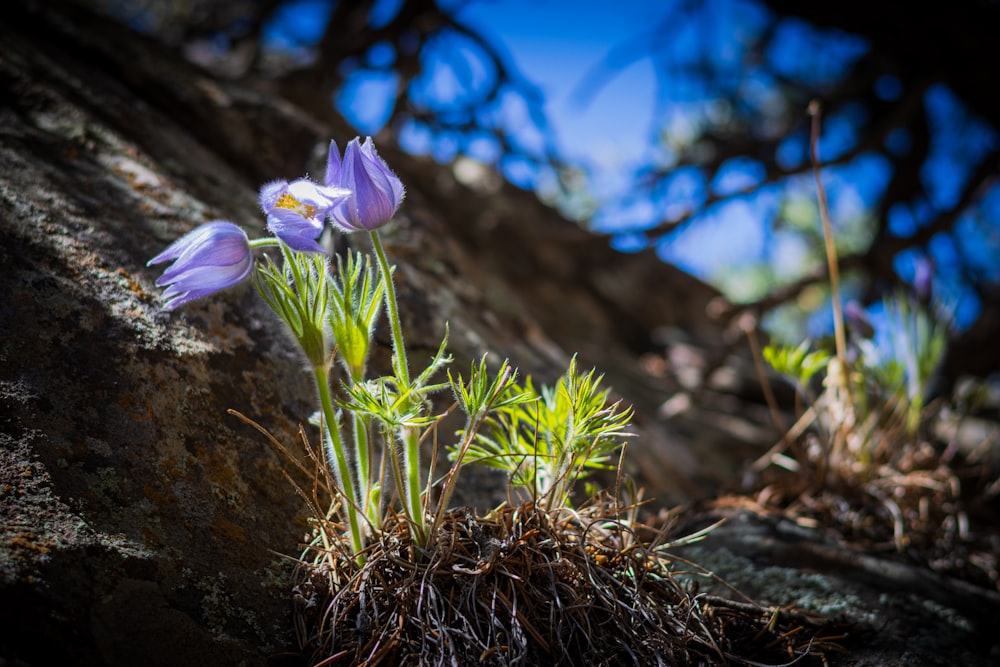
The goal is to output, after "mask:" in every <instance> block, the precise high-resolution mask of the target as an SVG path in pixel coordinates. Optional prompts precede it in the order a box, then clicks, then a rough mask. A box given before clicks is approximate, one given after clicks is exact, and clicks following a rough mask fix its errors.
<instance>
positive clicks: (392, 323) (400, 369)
mask: <svg viewBox="0 0 1000 667" xmlns="http://www.w3.org/2000/svg"><path fill="white" fill-rule="evenodd" d="M371 238H372V246H373V247H374V248H375V255H376V257H377V258H378V266H379V270H380V271H381V272H382V278H383V282H384V283H385V307H386V311H387V312H388V314H389V328H390V329H391V330H392V347H393V352H394V353H395V356H396V363H395V370H396V376H397V380H398V381H399V390H400V391H401V392H403V391H408V390H409V389H410V367H409V362H408V361H407V359H406V344H405V343H404V342H403V328H402V326H400V323H399V306H398V304H397V303H396V288H395V286H394V285H393V282H392V269H390V268H389V260H387V259H386V257H385V249H384V248H383V247H382V239H381V238H379V235H378V232H377V231H376V230H372V232H371ZM402 437H403V459H404V460H403V465H404V467H405V468H406V475H405V480H404V481H405V484H406V489H404V490H401V491H402V492H403V493H405V499H403V507H404V509H405V511H406V513H407V514H408V515H409V519H410V525H411V527H412V533H413V538H414V541H416V542H417V543H418V544H423V541H424V510H423V503H422V502H421V498H420V488H421V484H420V434H419V433H418V432H417V430H416V429H413V428H403V429H402ZM399 477H402V475H397V479H398V478H399Z"/></svg>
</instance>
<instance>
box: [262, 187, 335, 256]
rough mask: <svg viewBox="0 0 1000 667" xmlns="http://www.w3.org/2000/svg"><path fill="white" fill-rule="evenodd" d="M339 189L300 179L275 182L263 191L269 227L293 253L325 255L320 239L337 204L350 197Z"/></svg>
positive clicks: (264, 207) (263, 201)
mask: <svg viewBox="0 0 1000 667" xmlns="http://www.w3.org/2000/svg"><path fill="white" fill-rule="evenodd" d="M348 194H349V193H348V191H347V190H344V189H343V188H339V187H326V186H322V185H318V184H316V183H313V182H312V181H310V180H307V179H304V178H300V179H298V180H295V181H292V182H291V183H289V182H287V181H273V182H271V183H267V184H265V185H264V186H263V187H262V188H261V189H260V207H261V208H262V209H263V210H264V213H266V214H267V228H268V229H269V230H270V231H271V232H272V233H273V234H274V235H275V236H277V237H278V238H279V239H281V240H282V241H283V242H284V243H285V245H287V246H288V247H289V248H291V249H292V250H300V251H302V252H323V248H321V247H320V245H319V244H318V243H316V239H317V238H319V235H320V234H322V233H323V225H324V221H325V220H326V217H327V215H328V214H329V213H330V210H331V209H332V208H333V207H334V205H335V204H336V203H337V202H338V201H341V200H343V199H344V198H345V197H347V195H348Z"/></svg>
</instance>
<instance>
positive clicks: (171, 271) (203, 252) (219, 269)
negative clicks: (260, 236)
mask: <svg viewBox="0 0 1000 667" xmlns="http://www.w3.org/2000/svg"><path fill="white" fill-rule="evenodd" d="M170 260H175V261H174V263H173V264H171V265H170V266H169V267H168V268H167V270H166V271H164V272H163V275H162V276H160V278H159V279H158V280H157V281H156V285H157V286H158V287H163V286H164V285H169V287H168V288H167V289H166V290H164V292H163V294H162V298H164V299H167V304H166V307H167V310H174V309H175V308H179V307H180V306H183V305H184V304H185V303H187V302H189V301H193V300H195V299H198V298H201V297H203V296H207V295H209V294H213V293H215V292H218V291H219V290H222V289H225V288H227V287H232V286H233V285H235V284H237V283H239V282H241V281H243V280H244V279H245V278H246V277H247V276H249V275H250V271H251V269H253V255H251V254H250V241H249V240H248V239H247V235H246V233H245V232H244V231H243V230H242V229H240V228H239V227H237V226H236V225H234V224H233V223H231V222H226V221H224V220H215V221H213V222H208V223H205V224H204V225H201V226H200V227H197V228H195V229H193V230H192V231H190V232H188V233H187V234H185V235H184V236H182V237H180V238H179V239H177V240H176V241H174V242H173V243H172V244H170V246H169V247H168V248H167V249H166V250H164V251H163V252H161V253H160V254H159V255H157V256H156V257H154V258H153V259H151V260H149V262H147V263H146V266H152V265H153V264H162V263H163V262H167V261H170Z"/></svg>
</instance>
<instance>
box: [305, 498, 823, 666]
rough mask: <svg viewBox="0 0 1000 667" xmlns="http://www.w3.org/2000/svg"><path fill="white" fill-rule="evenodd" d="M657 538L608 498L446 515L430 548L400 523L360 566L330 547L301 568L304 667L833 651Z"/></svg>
mask: <svg viewBox="0 0 1000 667" xmlns="http://www.w3.org/2000/svg"><path fill="white" fill-rule="evenodd" d="M327 528H329V529H331V530H334V531H335V530H336V526H333V525H330V526H327ZM322 529H323V527H321V530H322ZM637 531H639V532H642V533H643V534H644V537H640V535H639V534H638V532H637ZM332 534H335V533H331V535H332ZM332 540H333V538H332V537H331V536H330V535H327V537H326V542H327V543H328V544H332ZM662 540H663V533H662V531H655V530H652V529H651V528H643V527H638V528H637V529H636V530H633V529H632V528H630V527H629V526H627V525H625V524H624V523H622V522H621V521H618V520H617V519H616V515H615V514H614V512H613V506H612V505H611V503H609V502H607V501H605V502H603V503H595V504H591V505H589V506H588V507H587V508H585V509H583V510H581V511H577V512H570V511H568V510H559V511H555V512H552V513H547V512H544V511H542V510H540V509H538V508H537V507H535V506H534V505H532V504H526V505H523V506H521V507H518V508H510V507H506V506H505V507H503V508H501V509H498V510H496V511H494V512H493V513H491V514H490V515H489V516H486V517H478V516H476V515H474V514H473V513H471V512H470V511H468V510H465V511H453V512H450V513H448V514H447V515H445V518H444V520H443V521H442V522H441V524H440V526H439V528H438V531H437V534H436V541H435V542H434V543H433V545H432V546H431V547H430V548H427V549H419V548H417V547H416V546H415V545H414V544H413V543H412V542H411V541H410V538H409V531H408V530H407V527H406V526H405V525H404V524H403V523H402V521H401V519H396V520H394V521H391V522H389V523H388V524H387V525H386V526H385V527H384V531H383V534H382V536H381V538H380V539H379V540H378V541H377V542H376V543H374V544H373V545H371V546H370V547H369V549H368V550H367V552H366V553H365V560H364V564H363V565H358V564H357V562H356V561H355V560H354V559H352V558H350V557H347V555H346V554H344V553H341V552H339V551H338V550H336V548H335V545H333V546H334V549H333V550H330V549H319V550H314V551H313V554H312V555H313V559H312V560H311V561H310V562H305V561H303V562H302V564H301V567H300V568H299V581H298V585H297V587H296V593H297V602H298V604H297V609H298V630H299V636H300V640H301V643H302V646H303V649H304V651H305V652H306V653H307V656H308V658H309V661H310V664H313V665H472V664H482V665H540V664H546V665H629V664H634V665H643V666H646V665H718V664H732V665H759V664H787V663H789V662H792V661H798V660H801V659H803V658H804V657H809V658H810V659H815V660H823V655H822V654H823V651H828V650H831V649H835V648H836V646H835V645H834V644H833V643H832V638H822V637H821V635H822V634H823V633H824V632H827V633H829V632H830V631H829V630H827V631H824V630H823V628H822V626H821V625H820V624H817V623H814V622H812V621H810V620H809V619H807V618H806V617H804V616H800V615H796V614H794V613H792V612H790V611H788V610H781V613H779V610H777V609H774V608H767V607H762V606H760V605H757V604H755V603H753V602H752V601H749V600H746V601H745V602H733V601H730V600H725V599H719V598H710V597H707V596H703V595H699V594H698V592H697V590H696V589H695V588H693V587H692V586H691V585H690V584H688V585H685V584H682V583H681V580H679V579H678V578H677V576H675V575H678V574H680V573H681V572H688V573H690V572H691V571H692V569H694V570H697V569H698V568H697V566H693V565H692V564H689V563H687V562H684V561H679V560H673V559H671V557H670V556H669V554H668V552H669V549H668V548H665V547H664V546H662V545H661V546H659V547H658V546H656V544H657V542H658V541H660V542H662ZM322 542H323V540H318V543H322ZM668 546H669V545H668ZM806 664H808V662H807V663H806Z"/></svg>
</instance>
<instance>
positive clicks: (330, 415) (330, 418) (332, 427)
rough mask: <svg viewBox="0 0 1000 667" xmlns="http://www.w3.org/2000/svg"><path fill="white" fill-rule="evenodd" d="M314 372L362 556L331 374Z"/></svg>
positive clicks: (353, 540) (349, 518)
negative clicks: (331, 388) (332, 395)
mask: <svg viewBox="0 0 1000 667" xmlns="http://www.w3.org/2000/svg"><path fill="white" fill-rule="evenodd" d="M313 371H314V373H315V375H316V387H317V389H318V390H319V400H320V404H321V405H322V408H323V429H324V430H325V431H326V433H324V434H323V435H324V439H326V438H329V440H328V441H329V443H330V445H331V446H330V448H329V449H331V450H332V453H333V457H334V463H335V468H336V469H335V470H334V474H335V475H336V477H337V482H338V483H339V484H340V490H341V492H342V493H343V494H344V497H345V499H346V502H345V503H344V504H345V506H346V508H347V521H348V524H349V526H350V530H351V547H352V548H353V549H354V553H355V554H360V553H361V550H362V549H363V548H364V540H363V538H362V535H361V524H360V523H359V521H358V504H357V500H356V496H355V493H354V482H353V481H352V480H351V474H350V472H351V471H350V468H349V467H348V466H347V457H346V456H345V455H344V443H343V442H342V441H341V439H340V423H339V421H338V420H337V413H336V412H335V411H334V409H333V399H332V398H331V396H330V374H329V370H328V369H327V367H326V366H315V367H314V368H313Z"/></svg>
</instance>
